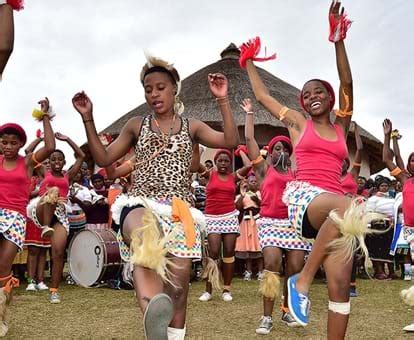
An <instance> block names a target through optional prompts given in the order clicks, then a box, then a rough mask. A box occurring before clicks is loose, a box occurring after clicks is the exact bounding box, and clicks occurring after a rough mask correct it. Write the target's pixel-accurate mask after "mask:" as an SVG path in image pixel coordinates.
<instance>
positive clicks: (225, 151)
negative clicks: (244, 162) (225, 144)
mask: <svg viewBox="0 0 414 340" xmlns="http://www.w3.org/2000/svg"><path fill="white" fill-rule="evenodd" d="M223 153H224V154H226V155H227V156H229V157H230V160H232V158H233V155H232V153H231V151H230V150H228V149H219V150H217V152H216V154H215V155H214V163H216V161H217V158H218V156H220V155H221V154H223Z"/></svg>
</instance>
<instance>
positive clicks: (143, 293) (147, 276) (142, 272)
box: [122, 208, 164, 312]
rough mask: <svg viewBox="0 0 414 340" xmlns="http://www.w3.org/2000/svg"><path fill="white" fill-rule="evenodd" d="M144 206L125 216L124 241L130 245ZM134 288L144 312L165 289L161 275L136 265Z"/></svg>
mask: <svg viewBox="0 0 414 340" xmlns="http://www.w3.org/2000/svg"><path fill="white" fill-rule="evenodd" d="M144 213H145V209H144V208H137V209H134V210H132V211H131V212H130V213H129V214H128V215H127V217H126V218H125V221H124V225H123V228H122V231H123V233H122V235H123V238H124V241H125V242H126V243H127V244H128V245H129V244H130V242H131V238H132V233H133V232H134V231H135V230H136V229H139V228H140V227H141V224H142V216H143V215H144ZM133 276H134V288H135V293H136V296H137V300H138V305H139V307H140V309H141V311H142V312H144V311H145V309H146V308H147V305H148V302H149V301H150V300H151V299H152V298H153V297H154V296H155V295H157V294H159V293H162V292H163V290H164V283H163V281H162V279H161V278H160V276H159V275H158V274H157V273H156V272H155V271H153V270H152V269H148V268H144V267H141V266H137V265H135V266H134V273H133Z"/></svg>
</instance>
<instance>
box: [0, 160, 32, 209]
mask: <svg viewBox="0 0 414 340" xmlns="http://www.w3.org/2000/svg"><path fill="white" fill-rule="evenodd" d="M3 162H4V156H1V155H0V208H5V209H10V210H14V211H17V212H19V213H20V214H22V215H23V216H26V207H27V204H28V203H29V195H30V183H31V181H30V178H29V176H28V175H27V169H26V164H25V159H24V157H22V156H18V158H17V164H16V167H15V168H14V169H12V170H6V169H4V167H3Z"/></svg>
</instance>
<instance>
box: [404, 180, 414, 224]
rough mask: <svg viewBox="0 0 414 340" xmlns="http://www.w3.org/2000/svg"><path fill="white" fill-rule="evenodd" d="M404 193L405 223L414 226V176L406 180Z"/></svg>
mask: <svg viewBox="0 0 414 340" xmlns="http://www.w3.org/2000/svg"><path fill="white" fill-rule="evenodd" d="M402 195H403V203H402V209H403V214H404V225H405V226H407V227H412V228H414V178H409V179H408V180H406V181H405V183H404V187H403V191H402Z"/></svg>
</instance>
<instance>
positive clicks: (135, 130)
mask: <svg viewBox="0 0 414 340" xmlns="http://www.w3.org/2000/svg"><path fill="white" fill-rule="evenodd" d="M143 120H144V117H143V116H136V117H132V118H130V119H129V120H128V121H127V123H126V124H125V126H124V128H123V129H124V130H125V131H126V132H128V133H130V134H132V135H134V136H135V138H137V137H138V135H139V131H140V130H141V125H142V121H143Z"/></svg>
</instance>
